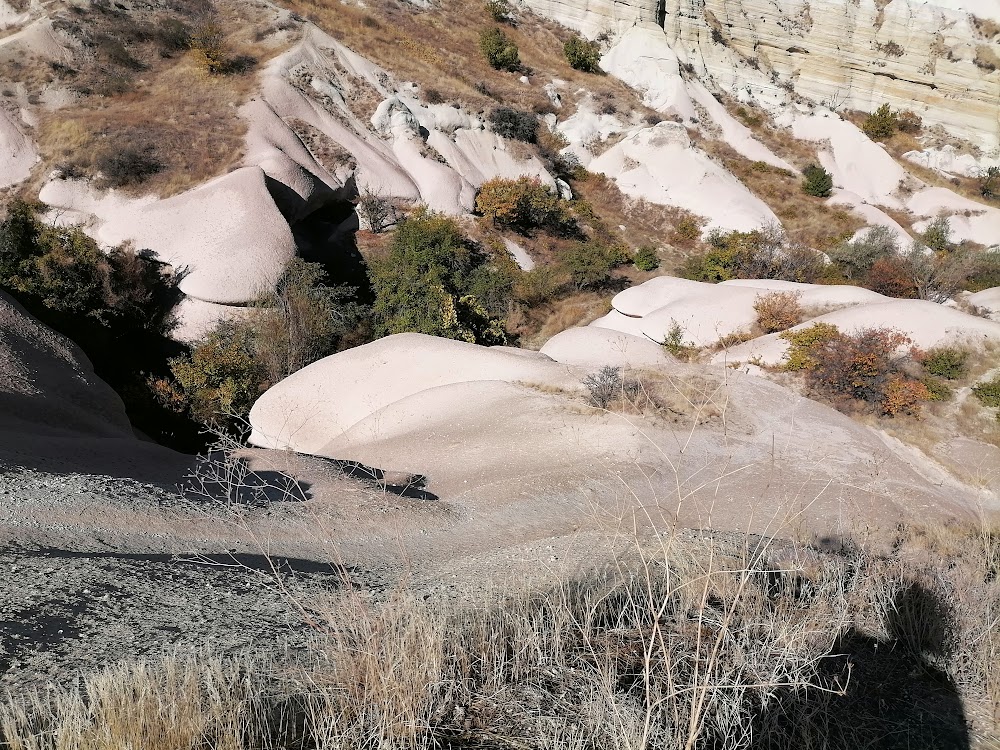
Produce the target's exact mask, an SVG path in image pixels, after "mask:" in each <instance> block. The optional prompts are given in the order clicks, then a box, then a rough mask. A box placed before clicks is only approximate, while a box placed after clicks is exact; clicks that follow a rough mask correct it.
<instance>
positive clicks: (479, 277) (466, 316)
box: [370, 212, 513, 345]
mask: <svg viewBox="0 0 1000 750" xmlns="http://www.w3.org/2000/svg"><path fill="white" fill-rule="evenodd" d="M370 274H371V280H372V287H373V288H374V291H375V303H374V306H373V317H374V322H375V333H376V334H377V335H380V336H388V335H390V334H394V333H405V332H416V333H426V334H430V335H432V336H442V337H444V338H451V339H459V340H462V341H470V342H475V343H480V344H486V345H493V344H503V343H505V342H506V335H505V333H504V330H503V325H502V323H501V321H500V317H501V315H503V314H504V313H505V312H506V307H507V303H508V302H509V300H510V297H511V295H512V289H513V277H512V275H511V267H510V264H509V262H508V263H504V264H501V263H498V262H494V261H493V260H492V259H491V258H490V257H489V256H487V255H486V254H484V253H483V252H482V251H481V250H480V249H479V248H478V247H476V246H475V245H473V244H472V243H470V242H469V241H468V240H467V239H466V237H465V236H464V235H463V234H462V231H461V229H460V228H459V226H458V224H457V223H456V222H455V220H454V219H451V218H448V217H446V216H442V215H439V214H434V213H426V212H425V213H419V214H417V215H416V216H413V217H411V218H409V219H407V220H406V221H404V222H402V223H401V224H400V225H399V226H398V227H397V229H396V231H395V233H394V235H393V238H392V244H391V245H390V248H389V253H388V255H387V256H386V257H385V258H383V259H380V260H374V261H372V263H371V266H370ZM479 295H481V297H480V296H479Z"/></svg>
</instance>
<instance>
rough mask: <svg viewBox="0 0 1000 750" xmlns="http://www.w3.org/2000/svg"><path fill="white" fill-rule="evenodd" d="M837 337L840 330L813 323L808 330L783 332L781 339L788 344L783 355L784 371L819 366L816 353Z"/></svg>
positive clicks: (829, 325) (826, 324) (830, 325)
mask: <svg viewBox="0 0 1000 750" xmlns="http://www.w3.org/2000/svg"><path fill="white" fill-rule="evenodd" d="M839 335H840V329H839V328H837V326H835V325H832V324H830V323H813V324H812V325H811V326H809V327H808V328H800V329H799V330H797V331H785V332H784V333H782V334H781V338H783V339H785V341H787V342H789V344H790V346H789V347H788V351H787V352H786V353H785V369H786V370H790V371H792V372H797V371H799V370H809V369H811V368H813V367H815V366H816V365H817V364H819V360H818V359H817V358H816V352H817V351H818V350H819V348H820V347H821V346H823V345H824V344H825V343H826V342H828V341H832V340H833V339H835V338H836V337H837V336H839Z"/></svg>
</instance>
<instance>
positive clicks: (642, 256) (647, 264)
mask: <svg viewBox="0 0 1000 750" xmlns="http://www.w3.org/2000/svg"><path fill="white" fill-rule="evenodd" d="M632 262H633V263H634V264H635V267H636V268H638V269H639V270H640V271H655V270H656V269H657V268H659V267H660V254H659V253H657V252H656V248H655V247H653V246H652V245H643V246H642V247H640V248H639V249H638V250H636V251H635V256H634V257H633V258H632Z"/></svg>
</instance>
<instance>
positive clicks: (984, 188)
mask: <svg viewBox="0 0 1000 750" xmlns="http://www.w3.org/2000/svg"><path fill="white" fill-rule="evenodd" d="M978 183H979V194H980V195H981V196H983V197H984V198H986V199H987V200H998V199H1000V167H987V168H986V169H984V170H983V171H982V172H981V173H980V174H979V177H978Z"/></svg>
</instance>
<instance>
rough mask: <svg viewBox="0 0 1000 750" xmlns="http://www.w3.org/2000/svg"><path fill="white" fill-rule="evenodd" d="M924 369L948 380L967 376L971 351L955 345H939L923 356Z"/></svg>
mask: <svg viewBox="0 0 1000 750" xmlns="http://www.w3.org/2000/svg"><path fill="white" fill-rule="evenodd" d="M921 363H922V364H923V366H924V369H925V370H927V372H928V373H930V374H931V375H937V376H938V377H941V378H946V379H947V380H957V379H959V378H963V377H965V373H966V372H967V370H968V365H969V352H968V351H966V350H965V349H959V348H957V347H954V346H939V347H936V348H934V349H931V350H929V351H928V352H926V353H925V354H924V355H923V357H922V358H921Z"/></svg>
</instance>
